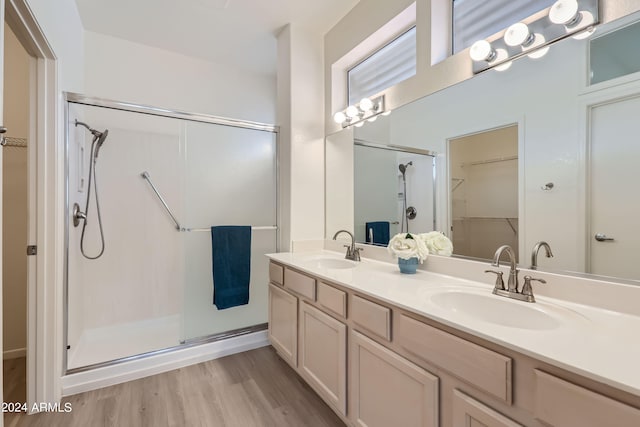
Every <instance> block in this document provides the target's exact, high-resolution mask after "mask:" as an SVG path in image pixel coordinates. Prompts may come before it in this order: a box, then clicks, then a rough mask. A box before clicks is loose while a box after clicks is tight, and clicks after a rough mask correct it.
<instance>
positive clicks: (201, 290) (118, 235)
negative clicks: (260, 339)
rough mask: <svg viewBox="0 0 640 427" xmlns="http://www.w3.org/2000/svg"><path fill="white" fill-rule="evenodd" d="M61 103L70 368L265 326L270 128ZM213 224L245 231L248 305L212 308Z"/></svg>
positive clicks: (272, 164)
mask: <svg viewBox="0 0 640 427" xmlns="http://www.w3.org/2000/svg"><path fill="white" fill-rule="evenodd" d="M66 96H67V104H66V106H67V114H66V122H67V164H66V172H67V173H66V178H67V197H66V207H67V236H66V251H67V254H66V278H65V279H66V295H65V303H66V304H65V314H66V349H67V350H66V370H67V372H68V373H72V372H74V371H79V370H85V369H89V368H92V367H96V366H104V365H105V364H111V363H114V362H117V361H121V360H127V359H130V358H131V357H138V356H140V355H148V354H154V353H155V352H158V351H160V350H166V349H172V348H182V347H183V346H186V345H193V344H194V343H199V342H207V341H211V340H216V339H220V338H221V337H229V336H234V335H238V334H243V333H247V332H249V331H255V330H260V329H265V328H266V322H267V287H266V283H268V276H267V274H268V273H267V269H268V264H267V259H266V257H265V256H264V254H265V253H269V252H276V251H277V239H278V227H277V206H278V203H277V199H278V198H277V179H278V174H277V129H276V128H275V126H272V125H264V124H259V123H252V122H243V121H237V120H231V119H224V118H218V117H212V116H206V115H199V114H189V113H182V112H174V111H168V110H165V109H160V108H154V107H146V106H139V105H133V104H129V103H123V102H115V101H108V100H102V99H96V98H89V97H85V96H81V95H76V94H66ZM76 122H81V124H82V125H80V126H79V125H77V124H76ZM107 131H108V135H107ZM96 135H98V136H97V139H96ZM92 142H95V143H100V147H98V148H99V155H97V153H96V151H97V150H96V149H95V147H94V149H93V150H92V149H91V146H92ZM90 176H91V182H89V178H90ZM97 202H99V203H97ZM74 205H77V207H76V208H75V209H74ZM74 220H75V221H74ZM74 223H75V224H76V225H77V226H75V225H74ZM216 225H248V226H252V233H251V271H250V277H251V280H250V289H249V303H248V304H247V305H241V306H238V307H233V308H228V309H224V310H218V309H217V308H216V306H215V305H214V304H213V292H214V282H213V276H212V253H211V252H212V250H211V246H212V242H211V239H212V238H211V227H212V226H216ZM83 229H84V231H83ZM81 242H82V245H81ZM103 246H104V247H103ZM82 251H84V253H85V256H83V253H82ZM98 254H100V256H96V255H98Z"/></svg>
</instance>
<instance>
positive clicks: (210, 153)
mask: <svg viewBox="0 0 640 427" xmlns="http://www.w3.org/2000/svg"><path fill="white" fill-rule="evenodd" d="M184 153H185V179H184V188H183V194H184V208H183V210H184V212H185V216H184V218H185V219H184V224H185V225H184V226H185V227H189V228H193V229H194V231H191V232H186V233H183V234H184V245H185V252H184V264H185V270H184V273H185V279H184V282H185V287H184V331H183V332H184V337H183V338H184V340H185V341H187V342H189V341H191V340H197V339H201V338H206V337H210V336H212V335H216V334H220V333H225V332H229V331H233V330H238V329H242V328H247V327H250V326H255V325H260V324H264V323H266V322H267V286H266V284H267V283H268V260H267V258H266V257H265V256H264V254H266V253H270V252H276V237H277V229H276V227H275V224H276V203H277V197H276V196H277V194H276V172H277V168H276V134H275V133H273V132H267V131H260V130H251V129H244V128H237V127H231V126H220V125H210V124H205V123H197V122H189V123H187V124H186V126H185V133H184ZM216 225H249V226H253V227H254V228H253V230H252V233H251V272H250V286H249V303H248V304H247V305H241V306H237V307H232V308H227V309H224V310H218V309H217V308H216V306H215V305H214V304H213V292H214V282H213V276H212V251H211V245H212V241H211V232H210V227H211V226H216Z"/></svg>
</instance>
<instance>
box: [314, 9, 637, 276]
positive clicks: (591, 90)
mask: <svg viewBox="0 0 640 427" xmlns="http://www.w3.org/2000/svg"><path fill="white" fill-rule="evenodd" d="M639 20H640V12H636V13H634V14H632V15H628V16H625V17H623V18H621V19H619V20H618V21H615V22H610V23H607V24H605V25H602V26H599V27H598V29H597V31H596V32H595V33H594V35H593V36H592V40H589V39H583V40H575V39H572V38H567V39H565V40H562V41H560V42H558V43H555V44H553V45H552V46H551V48H550V50H549V52H548V54H547V55H546V56H545V57H544V58H541V59H531V58H528V57H523V58H521V59H518V60H516V61H514V62H513V65H512V67H511V68H510V69H509V70H508V71H506V72H496V71H488V72H483V73H481V74H478V75H476V76H474V77H473V78H471V79H468V80H465V81H464V82H461V83H459V84H457V85H454V86H451V87H448V88H446V89H443V90H441V91H439V92H436V93H434V94H432V95H429V96H427V97H424V98H422V99H419V100H417V101H415V102H413V103H410V104H407V105H404V106H403V107H401V108H398V109H395V110H394V111H393V112H392V113H391V115H389V116H388V117H380V118H379V119H378V120H377V121H376V122H375V123H366V124H365V125H364V126H363V127H362V128H358V129H356V130H344V131H342V132H339V133H337V134H334V135H330V136H329V137H327V153H326V154H327V156H326V168H327V174H326V176H327V186H326V192H327V213H326V218H327V234H329V233H332V232H335V231H336V230H338V229H340V228H347V229H351V230H354V231H355V230H356V228H360V229H361V230H364V219H363V220H362V222H361V223H360V225H358V226H356V225H355V224H354V223H353V219H354V216H355V214H354V210H353V209H354V206H355V198H356V197H358V198H365V197H369V198H373V197H375V194H376V192H378V190H374V192H373V193H372V192H371V191H370V190H369V193H368V194H367V195H361V194H359V192H360V189H358V190H356V191H357V193H358V194H356V193H354V187H353V186H352V184H353V177H354V171H353V169H349V168H352V167H353V165H354V160H353V156H354V151H355V149H356V148H354V142H355V139H363V140H366V141H373V142H376V143H378V144H384V145H388V146H394V147H398V146H399V147H405V148H412V149H413V148H417V149H420V150H428V151H430V152H432V153H438V154H437V155H436V157H435V158H436V164H437V166H438V169H437V171H438V174H437V176H436V202H437V203H436V207H437V209H436V227H435V230H441V231H444V232H445V233H446V234H447V236H449V237H451V238H453V240H454V253H456V254H461V253H465V252H466V249H465V248H466V247H470V248H474V247H476V246H482V245H484V244H486V246H487V248H486V249H483V250H484V251H485V252H484V253H483V254H482V255H480V256H481V257H483V258H491V255H492V254H493V252H495V250H496V249H497V248H498V246H500V245H502V244H511V245H512V247H513V248H514V249H516V250H518V251H519V254H520V256H519V261H520V265H521V266H522V267H524V268H527V267H529V265H530V259H531V252H532V250H533V248H534V246H535V244H536V243H537V242H539V241H545V242H548V243H549V245H550V246H551V247H552V248H553V254H554V257H552V258H546V257H543V256H540V257H538V269H539V270H546V271H562V272H571V273H574V274H575V273H580V274H585V273H589V274H598V275H606V276H609V277H615V278H617V279H618V280H622V279H625V280H626V281H629V280H632V281H634V283H640V263H638V262H637V259H634V258H637V253H638V251H640V227H638V220H637V218H638V217H640V203H637V201H636V198H634V197H633V196H630V195H633V194H636V193H637V183H638V182H640V175H638V174H637V173H636V171H640V168H638V166H637V159H638V158H640V152H639V150H640V145H639V144H637V143H635V144H634V142H637V135H639V134H640V121H639V120H637V112H638V111H639V110H640V72H639V71H634V70H633V69H627V72H631V74H626V75H624V76H620V77H616V76H618V75H620V74H619V73H618V74H616V75H611V76H610V77H612V78H611V80H607V81H603V82H601V83H598V84H597V85H591V84H590V81H591V79H590V78H589V72H590V67H591V66H592V65H591V62H590V58H591V59H593V60H598V61H600V64H601V65H602V64H604V65H607V66H610V67H616V66H617V65H616V64H613V63H612V61H613V60H612V59H606V58H605V57H602V56H601V57H600V59H595V58H593V55H596V56H597V55H598V53H597V52H594V49H598V48H597V45H598V44H597V43H598V41H599V40H600V41H604V40H605V37H613V38H610V39H609V40H613V39H615V37H614V35H615V34H620V33H617V31H620V29H624V28H628V27H629V26H630V25H632V24H634V23H636V22H639ZM639 25H640V24H639ZM639 38H640V34H639V35H638V36H634V37H633V38H632V39H633V40H634V44H633V45H634V49H635V47H636V46H639V45H640V43H639ZM590 48H591V51H590ZM636 51H637V49H636ZM633 52H635V51H634V50H633V49H630V48H628V49H627V52H626V53H627V55H628V56H633V55H634V54H633ZM600 53H602V51H601V52H600ZM590 55H591V56H590ZM637 56H638V55H635V57H637ZM636 59H637V58H636ZM607 61H611V63H607ZM608 78H609V77H608ZM509 124H517V126H513V128H512V131H513V132H514V133H517V141H518V146H517V147H518V148H517V151H516V152H515V153H514V154H510V155H511V156H517V160H513V161H505V162H501V163H490V164H486V165H476V166H469V167H465V168H464V169H466V170H471V168H476V169H478V168H483V167H484V168H486V169H490V170H491V171H492V172H493V171H494V169H495V168H498V167H500V168H505V169H508V167H509V166H510V165H511V168H512V169H513V172H515V173H517V176H518V178H517V180H515V179H509V180H508V181H507V182H510V183H511V184H513V185H514V187H509V188H508V189H507V185H506V184H505V181H503V180H500V181H499V184H494V183H493V181H491V184H489V186H492V185H496V186H500V187H499V188H500V189H501V192H503V193H509V194H510V199H513V198H516V197H517V200H518V204H517V210H515V208H514V206H513V205H511V207H510V208H509V211H510V212H511V213H506V212H505V213H504V214H503V213H500V214H495V213H493V212H491V213H490V212H481V213H474V211H473V209H476V207H474V206H473V203H474V200H471V201H469V200H467V199H464V200H466V202H461V201H460V200H457V199H456V198H457V197H458V194H462V193H459V192H461V191H464V190H463V186H464V185H465V184H467V183H466V182H465V183H462V184H460V183H459V182H460V181H456V179H467V177H463V176H458V175H457V172H456V171H455V168H456V166H455V163H456V160H455V159H453V160H452V159H450V158H448V157H447V155H446V154H445V153H448V150H450V148H449V144H450V142H451V141H454V144H455V141H456V140H457V139H460V138H462V137H464V136H468V135H474V134H478V133H480V132H483V131H485V130H487V129H500V128H503V127H504V126H506V125H509ZM354 132H355V135H354ZM514 138H515V137H514ZM451 151H453V152H452V153H449V154H453V155H455V148H454V149H453V150H451ZM465 155H466V153H465ZM508 156H509V155H507V154H501V155H498V156H497V157H498V158H499V157H508ZM492 158H496V157H493V156H486V157H478V159H477V160H464V161H462V163H465V162H475V161H481V160H491V159H492ZM406 162H407V161H403V164H404V163H406ZM399 163H400V160H398V161H397V162H396V163H395V165H394V166H393V171H392V172H393V173H394V174H395V181H394V183H395V185H396V186H397V187H396V191H397V192H399V191H398V189H399V188H401V187H400V185H399V184H400V183H401V181H399V178H398V176H399V175H400V173H399V170H398V169H397V167H398V165H399ZM414 163H415V162H414ZM498 165H499V166H498ZM389 168H390V169H392V167H391V166H390V167H389ZM408 170H409V171H410V170H411V166H409V169H408ZM417 170H418V168H415V171H417ZM478 170H480V169H478ZM496 170H497V169H496ZM390 173H391V172H390ZM473 173H476V172H475V171H474V172H473ZM347 180H349V183H345V182H346V181H347ZM409 182H410V179H409V176H408V175H407V185H408V191H407V194H408V195H410V194H411V192H412V191H415V190H411V189H409ZM481 182H482V181H481ZM516 182H517V188H516V187H515V185H516V184H515V183H516ZM457 185H459V186H458V187H457V188H456V186H457ZM359 188H363V187H359ZM480 188H481V190H484V188H483V186H482V185H480ZM389 191H390V190H389ZM475 191H476V190H472V192H471V193H469V195H470V196H471V197H475V196H476V195H477V194H476V193H475ZM450 195H453V199H454V200H453V202H452V200H451V198H450ZM483 197H487V196H486V195H485V196H483ZM398 201H399V200H398V198H397V194H396V199H395V204H393V203H392V204H393V205H394V206H395V207H396V209H398ZM460 203H471V204H472V205H471V206H469V207H470V208H471V209H472V211H471V212H467V213H466V214H462V213H461V214H458V213H457V212H453V210H454V209H457V208H458V207H459V206H458V205H459V204H460ZM391 214H392V213H391V212H390V213H388V214H386V215H387V216H383V215H382V213H380V214H379V215H376V216H375V217H371V218H368V220H370V221H381V220H384V221H387V220H389V221H393V220H394V219H393V217H389V216H388V215H391ZM420 215H421V211H419V212H418V217H420ZM465 216H466V217H482V216H487V217H494V216H495V217H502V216H504V217H505V218H507V217H508V218H514V219H513V220H512V221H513V222H512V225H513V227H514V229H515V230H516V232H517V233H514V232H513V230H511V228H510V227H509V224H508V223H507V221H506V220H504V221H500V222H498V221H496V222H495V224H494V223H491V222H490V223H489V224H487V225H488V226H489V229H490V230H486V231H483V232H482V233H467V235H464V234H463V236H462V237H463V238H462V237H461V236H460V234H459V233H458V231H459V228H461V227H459V224H457V220H458V219H461V218H462V217H465ZM418 217H417V218H418ZM516 218H517V221H516ZM396 220H398V221H399V220H400V219H399V218H398V217H396ZM480 221H481V220H477V222H480ZM468 223H469V224H470V223H471V221H468ZM409 227H410V229H411V230H412V231H416V232H421V231H426V229H425V230H419V229H412V228H411V227H412V225H411V221H409ZM451 227H453V232H452V229H451ZM491 227H495V229H497V227H503V228H501V231H499V233H498V234H501V233H504V235H502V237H500V239H499V240H501V241H500V242H498V241H493V242H489V239H491V238H494V237H495V234H496V231H495V229H491ZM457 229H458V230H457ZM463 231H466V229H464V228H463ZM509 232H511V234H510V235H509ZM360 233H362V231H360ZM476 234H477V237H472V236H473V235H476ZM329 237H330V236H329ZM364 238H365V236H363V235H362V234H361V239H362V241H364V240H365V239H364ZM509 238H510V239H517V244H515V241H513V242H509V241H508V239H509ZM611 238H613V239H614V240H608V239H611ZM477 239H480V242H478V241H476V240H477ZM489 246H493V247H492V248H491V250H490V249H489ZM473 255H474V256H477V255H476V254H475V253H473Z"/></svg>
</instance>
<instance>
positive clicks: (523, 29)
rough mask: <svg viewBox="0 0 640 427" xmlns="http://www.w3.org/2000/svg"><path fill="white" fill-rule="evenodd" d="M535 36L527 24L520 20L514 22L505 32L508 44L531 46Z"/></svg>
mask: <svg viewBox="0 0 640 427" xmlns="http://www.w3.org/2000/svg"><path fill="white" fill-rule="evenodd" d="M534 39H535V36H534V35H533V34H531V31H529V27H528V26H527V24H524V23H522V22H518V23H517V24H513V25H512V26H510V27H509V28H507V31H505V33H504V42H505V43H506V44H507V46H511V47H515V46H524V47H526V46H529V45H530V44H531V43H533V41H534Z"/></svg>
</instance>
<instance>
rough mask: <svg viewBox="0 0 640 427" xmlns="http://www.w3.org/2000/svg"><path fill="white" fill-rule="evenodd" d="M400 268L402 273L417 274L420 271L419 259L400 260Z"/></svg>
mask: <svg viewBox="0 0 640 427" xmlns="http://www.w3.org/2000/svg"><path fill="white" fill-rule="evenodd" d="M398 267H400V273H404V274H416V270H417V269H418V258H416V257H413V258H409V259H402V258H398Z"/></svg>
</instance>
